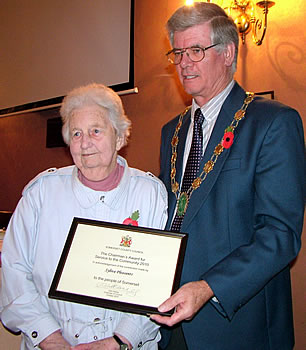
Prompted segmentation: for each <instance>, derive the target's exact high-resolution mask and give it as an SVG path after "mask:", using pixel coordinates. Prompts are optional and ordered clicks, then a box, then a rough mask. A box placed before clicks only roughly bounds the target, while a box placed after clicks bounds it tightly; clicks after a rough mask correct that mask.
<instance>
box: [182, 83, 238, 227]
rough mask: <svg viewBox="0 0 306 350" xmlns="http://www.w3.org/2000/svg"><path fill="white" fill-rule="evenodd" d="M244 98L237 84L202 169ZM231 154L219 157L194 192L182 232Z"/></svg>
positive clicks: (221, 112) (201, 165)
mask: <svg viewBox="0 0 306 350" xmlns="http://www.w3.org/2000/svg"><path fill="white" fill-rule="evenodd" d="M244 98H245V92H244V91H243V90H242V89H241V87H240V86H239V85H238V84H237V83H236V84H235V86H234V87H233V89H232V91H231V93H230V95H229V96H228V97H227V99H226V100H225V102H224V104H223V106H222V108H221V110H220V113H219V115H218V118H217V120H216V124H215V126H214V129H213V132H212V134H211V137H210V140H209V142H208V145H207V147H206V150H205V154H204V156H203V159H202V161H201V163H200V169H203V167H204V165H205V164H206V162H207V161H208V160H210V158H211V156H212V154H213V152H214V149H215V147H216V146H217V145H218V143H219V142H220V141H221V140H222V137H223V135H224V130H225V129H226V128H227V127H228V126H229V125H230V123H231V122H232V120H233V117H234V115H235V113H236V112H237V110H238V109H240V107H241V106H242V103H243V100H244ZM238 137H239V133H237V134H236V133H235V138H236V139H237V138H238ZM235 141H236V140H235ZM235 141H234V142H235ZM229 154H230V149H225V150H224V151H223V152H222V154H221V155H220V156H219V157H218V159H217V162H216V163H215V165H214V168H213V170H212V171H211V172H210V173H209V174H208V175H207V177H206V179H205V181H204V182H203V183H202V184H201V186H200V187H199V188H198V189H196V190H195V191H194V192H193V194H192V196H191V198H190V201H189V204H188V209H187V212H186V214H185V217H184V220H183V223H182V229H181V231H182V232H186V231H187V230H186V228H187V227H188V225H189V224H190V222H191V221H192V219H193V217H194V216H195V215H196V214H197V212H198V211H199V209H200V207H201V206H202V204H203V203H204V202H205V200H206V199H207V196H208V195H209V193H210V191H211V189H212V188H213V186H214V184H215V183H216V181H217V179H218V177H219V174H220V172H221V170H222V168H223V165H224V163H225V161H226V159H227V158H228V156H229Z"/></svg>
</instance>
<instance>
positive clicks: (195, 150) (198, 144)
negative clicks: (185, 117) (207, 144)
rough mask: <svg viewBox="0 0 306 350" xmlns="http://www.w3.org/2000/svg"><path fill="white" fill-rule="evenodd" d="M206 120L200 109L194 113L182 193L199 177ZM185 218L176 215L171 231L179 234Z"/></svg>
mask: <svg viewBox="0 0 306 350" xmlns="http://www.w3.org/2000/svg"><path fill="white" fill-rule="evenodd" d="M204 119H205V118H204V116H203V114H202V112H201V109H200V108H198V109H197V110H196V111H195V113H194V123H193V136H192V143H191V148H190V152H189V156H188V160H187V164H186V169H185V173H184V178H183V183H182V187H181V192H186V191H187V190H188V189H189V188H190V186H191V184H192V182H193V180H194V179H195V178H196V177H197V175H198V172H199V168H200V161H201V158H202V154H203V130H202V124H203V122H204ZM183 218H184V215H181V216H178V215H176V216H175V218H174V220H173V222H172V225H171V229H170V230H171V231H174V232H179V231H180V229H181V225H182V222H183Z"/></svg>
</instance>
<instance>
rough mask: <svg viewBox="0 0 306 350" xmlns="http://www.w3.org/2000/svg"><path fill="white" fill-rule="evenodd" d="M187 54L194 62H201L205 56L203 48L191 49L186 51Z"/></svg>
mask: <svg viewBox="0 0 306 350" xmlns="http://www.w3.org/2000/svg"><path fill="white" fill-rule="evenodd" d="M186 52H187V55H188V56H189V58H190V59H191V61H193V62H199V61H201V60H202V59H203V58H204V56H205V51H204V50H203V49H202V48H201V47H190V48H188V49H187V50H186Z"/></svg>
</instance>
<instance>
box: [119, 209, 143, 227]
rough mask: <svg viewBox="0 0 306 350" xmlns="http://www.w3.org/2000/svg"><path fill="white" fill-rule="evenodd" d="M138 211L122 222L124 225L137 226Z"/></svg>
mask: <svg viewBox="0 0 306 350" xmlns="http://www.w3.org/2000/svg"><path fill="white" fill-rule="evenodd" d="M138 219H139V210H136V211H134V212H133V214H132V215H131V216H130V217H128V218H126V219H125V220H124V221H123V224H124V225H130V226H138Z"/></svg>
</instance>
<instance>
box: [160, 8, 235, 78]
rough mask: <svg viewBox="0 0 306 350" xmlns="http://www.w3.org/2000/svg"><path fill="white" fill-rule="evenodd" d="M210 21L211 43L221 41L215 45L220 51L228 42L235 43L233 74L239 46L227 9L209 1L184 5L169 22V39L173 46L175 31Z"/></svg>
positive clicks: (233, 24)
mask: <svg viewBox="0 0 306 350" xmlns="http://www.w3.org/2000/svg"><path fill="white" fill-rule="evenodd" d="M204 23H209V24H210V27H211V38H210V39H211V44H217V43H220V45H217V46H216V47H215V50H216V51H217V52H219V53H221V52H222V51H224V50H225V48H226V47H227V45H228V44H230V43H234V45H235V58H234V61H233V64H232V74H234V72H235V71H236V67H237V56H238V46H239V36H238V30H237V27H236V25H235V23H234V21H233V20H232V18H230V17H229V16H228V15H227V14H226V13H225V11H224V10H223V9H222V8H221V7H220V6H218V5H216V4H213V3H207V2H195V3H194V4H193V5H192V6H182V7H180V8H179V9H177V10H176V11H175V12H174V14H173V15H172V16H171V17H170V19H169V20H168V22H167V25H166V28H167V30H168V35H169V40H170V43H171V45H172V47H173V42H174V33H175V32H182V31H184V30H186V29H188V28H190V27H193V26H195V25H198V24H204Z"/></svg>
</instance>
